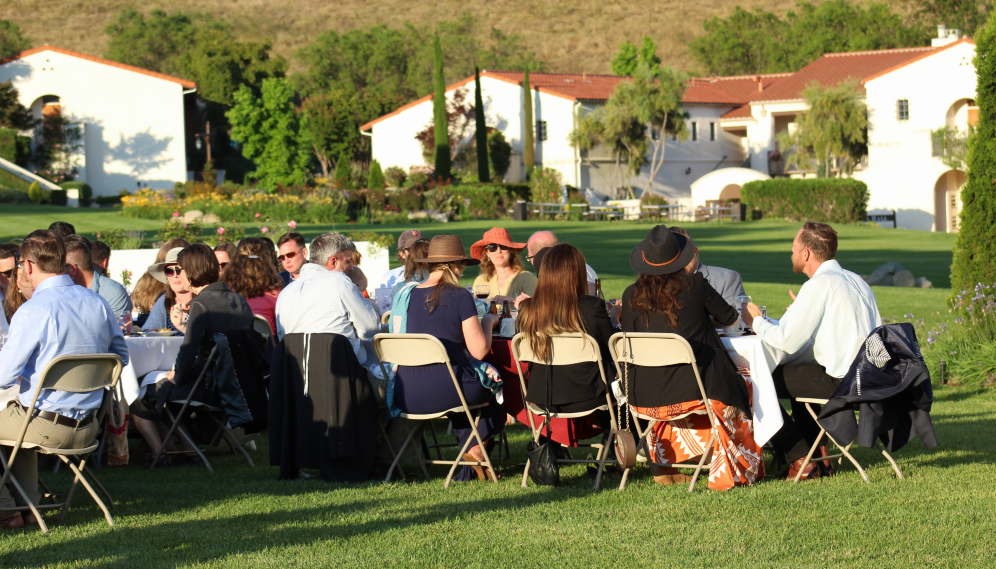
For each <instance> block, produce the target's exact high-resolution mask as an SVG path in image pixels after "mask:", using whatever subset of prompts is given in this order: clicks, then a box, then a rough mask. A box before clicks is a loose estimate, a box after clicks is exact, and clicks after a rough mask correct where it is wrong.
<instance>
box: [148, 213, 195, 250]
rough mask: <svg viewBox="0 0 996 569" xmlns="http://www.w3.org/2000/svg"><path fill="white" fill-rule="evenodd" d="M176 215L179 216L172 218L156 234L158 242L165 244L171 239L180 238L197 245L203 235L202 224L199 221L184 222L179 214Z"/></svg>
mask: <svg viewBox="0 0 996 569" xmlns="http://www.w3.org/2000/svg"><path fill="white" fill-rule="evenodd" d="M176 213H177V215H176V216H172V217H170V219H169V221H167V222H166V224H165V225H163V227H162V229H160V230H159V233H157V234H156V241H158V242H162V243H165V242H166V241H169V240H170V239H176V238H180V239H186V240H187V241H189V242H191V243H196V242H197V241H198V240H199V238H200V235H201V222H200V221H199V220H192V221H184V220H183V218H182V217H180V215H179V212H176Z"/></svg>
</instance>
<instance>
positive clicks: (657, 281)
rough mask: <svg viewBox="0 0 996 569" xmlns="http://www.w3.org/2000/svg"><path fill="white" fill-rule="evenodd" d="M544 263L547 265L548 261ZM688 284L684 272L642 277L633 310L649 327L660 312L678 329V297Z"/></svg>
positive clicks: (638, 282)
mask: <svg viewBox="0 0 996 569" xmlns="http://www.w3.org/2000/svg"><path fill="white" fill-rule="evenodd" d="M543 262H544V263H546V259H544V260H543ZM543 270H544V271H545V270H546V265H543ZM687 283H688V273H686V272H684V271H678V272H676V273H670V274H667V275H640V278H638V279H636V288H635V289H634V290H633V296H632V297H630V302H631V303H632V304H633V310H635V311H638V312H641V313H642V316H643V317H644V318H646V321H647V323H648V325H649V322H650V313H651V312H659V313H661V314H663V315H664V316H665V317H666V318H667V321H668V323H670V324H671V328H674V329H677V328H678V314H677V312H678V311H679V310H681V308H682V306H681V302H680V301H679V300H678V296H679V295H680V294H681V291H682V289H683V288H684V286H685V285H686V284H687Z"/></svg>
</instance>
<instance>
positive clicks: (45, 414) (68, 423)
mask: <svg viewBox="0 0 996 569" xmlns="http://www.w3.org/2000/svg"><path fill="white" fill-rule="evenodd" d="M10 404H11V405H17V406H18V407H20V409H21V410H22V411H27V410H28V408H27V407H25V406H24V405H21V402H20V401H18V400H16V399H14V400H13V401H11V402H10ZM32 417H38V418H41V419H45V420H46V421H52V422H53V423H55V424H56V425H62V426H64V427H72V428H74V429H78V428H80V427H85V426H87V425H89V424H90V423H92V422H93V413H90V414H89V415H87V416H86V417H83V418H82V419H79V420H77V419H72V418H70V417H66V416H65V415H60V414H58V413H53V412H51V411H39V410H37V409H36V410H35V412H34V413H33V414H32Z"/></svg>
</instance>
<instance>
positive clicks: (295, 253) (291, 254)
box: [277, 251, 298, 263]
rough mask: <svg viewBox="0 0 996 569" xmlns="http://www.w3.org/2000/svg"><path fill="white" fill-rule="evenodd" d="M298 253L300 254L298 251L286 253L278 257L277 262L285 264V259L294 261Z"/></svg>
mask: <svg viewBox="0 0 996 569" xmlns="http://www.w3.org/2000/svg"><path fill="white" fill-rule="evenodd" d="M297 253H298V252H297V251H291V252H290V253H285V254H283V255H277V260H278V261H280V262H281V263H283V262H284V259H293V258H294V257H296V256H297Z"/></svg>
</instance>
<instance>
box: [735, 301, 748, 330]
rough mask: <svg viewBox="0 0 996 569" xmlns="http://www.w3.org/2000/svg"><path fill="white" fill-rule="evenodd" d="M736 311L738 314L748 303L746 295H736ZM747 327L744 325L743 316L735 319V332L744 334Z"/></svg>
mask: <svg viewBox="0 0 996 569" xmlns="http://www.w3.org/2000/svg"><path fill="white" fill-rule="evenodd" d="M736 303H737V311H738V312H740V311H742V310H743V309H744V307H745V306H747V304H748V303H750V296H748V295H746V294H741V295H737V297H736ZM746 330H747V326H746V325H745V324H744V319H743V316H740V317H738V318H737V332H745V331H746Z"/></svg>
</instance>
